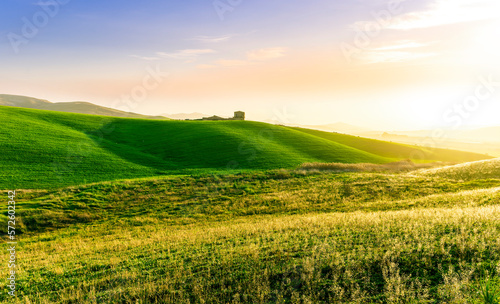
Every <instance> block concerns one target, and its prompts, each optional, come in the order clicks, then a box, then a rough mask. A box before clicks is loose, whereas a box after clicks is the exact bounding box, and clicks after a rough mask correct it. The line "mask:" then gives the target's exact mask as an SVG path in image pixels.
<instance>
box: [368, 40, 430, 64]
mask: <svg viewBox="0 0 500 304" xmlns="http://www.w3.org/2000/svg"><path fill="white" fill-rule="evenodd" d="M429 45H430V44H424V43H419V42H416V41H413V40H400V41H395V42H393V43H392V44H387V45H384V46H379V47H373V48H370V49H367V50H365V51H364V52H363V54H362V55H360V57H359V59H360V60H361V61H363V62H364V63H384V62H385V63H394V62H406V61H412V60H416V59H421V58H427V57H432V56H436V55H437V54H436V53H433V52H428V51H427V52H426V51H423V50H419V48H423V47H426V46H429Z"/></svg>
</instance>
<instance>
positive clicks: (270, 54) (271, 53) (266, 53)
mask: <svg viewBox="0 0 500 304" xmlns="http://www.w3.org/2000/svg"><path fill="white" fill-rule="evenodd" d="M286 51H287V49H286V48H283V47H274V48H266V49H260V50H254V51H250V52H247V58H248V59H250V60H257V61H260V60H269V59H274V58H280V57H283V56H285V53H286Z"/></svg>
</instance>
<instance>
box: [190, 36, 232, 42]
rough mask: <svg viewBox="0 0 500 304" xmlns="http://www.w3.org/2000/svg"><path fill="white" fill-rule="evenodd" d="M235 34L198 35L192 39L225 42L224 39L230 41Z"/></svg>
mask: <svg viewBox="0 0 500 304" xmlns="http://www.w3.org/2000/svg"><path fill="white" fill-rule="evenodd" d="M232 37H233V36H231V35H225V36H196V37H194V38H193V39H191V40H196V41H199V42H204V43H218V42H223V41H228V40H229V39H231V38H232Z"/></svg>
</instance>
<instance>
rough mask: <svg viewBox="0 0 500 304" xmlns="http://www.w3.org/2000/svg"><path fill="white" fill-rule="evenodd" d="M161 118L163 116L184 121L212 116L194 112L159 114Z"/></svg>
mask: <svg viewBox="0 0 500 304" xmlns="http://www.w3.org/2000/svg"><path fill="white" fill-rule="evenodd" d="M161 116H165V117H168V118H171V119H180V120H185V119H201V118H203V117H209V116H212V115H208V114H203V113H198V112H195V113H177V114H161Z"/></svg>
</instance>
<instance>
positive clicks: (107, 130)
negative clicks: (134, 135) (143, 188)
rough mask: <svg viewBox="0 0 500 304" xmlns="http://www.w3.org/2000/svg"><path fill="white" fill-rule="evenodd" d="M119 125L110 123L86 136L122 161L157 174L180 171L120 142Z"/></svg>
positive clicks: (165, 162)
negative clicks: (117, 131)
mask: <svg viewBox="0 0 500 304" xmlns="http://www.w3.org/2000/svg"><path fill="white" fill-rule="evenodd" d="M119 125H120V124H119V123H116V122H110V123H107V124H105V125H103V126H102V127H101V128H99V129H97V130H93V131H90V132H85V134H86V135H87V136H88V137H89V138H90V139H91V140H92V141H93V142H94V143H96V144H97V145H98V146H99V147H101V148H103V149H104V150H106V151H108V152H110V153H112V154H114V155H116V156H117V157H119V158H120V159H122V160H124V161H127V162H130V163H133V164H136V165H139V166H143V167H148V168H151V169H154V170H157V172H156V173H157V174H162V173H164V171H167V170H174V169H178V166H176V165H175V164H174V163H172V162H168V161H165V160H163V159H161V158H159V157H156V156H154V155H151V154H149V153H146V152H143V151H141V150H140V149H139V148H137V147H134V146H131V145H130V144H127V143H125V142H120V136H116V135H117V133H116V132H115V130H116V128H117V127H119Z"/></svg>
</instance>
